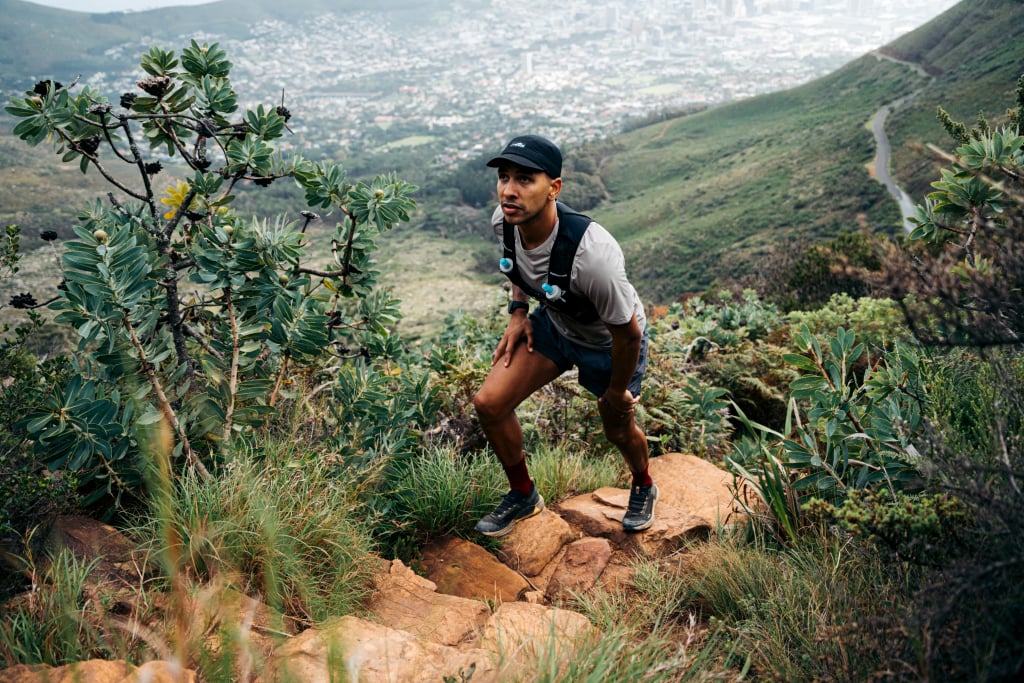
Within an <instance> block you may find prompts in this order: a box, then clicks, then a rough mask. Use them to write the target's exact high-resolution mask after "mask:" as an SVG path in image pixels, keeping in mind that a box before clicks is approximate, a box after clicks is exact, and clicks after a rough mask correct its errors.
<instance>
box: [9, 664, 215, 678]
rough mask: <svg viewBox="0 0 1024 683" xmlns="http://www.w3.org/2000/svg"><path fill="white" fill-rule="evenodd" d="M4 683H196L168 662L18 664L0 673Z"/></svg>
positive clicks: (189, 673) (187, 671) (190, 674)
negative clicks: (136, 664)
mask: <svg viewBox="0 0 1024 683" xmlns="http://www.w3.org/2000/svg"><path fill="white" fill-rule="evenodd" d="M0 681H3V683H82V682H83V681H88V683H195V681H196V674H195V672H194V671H192V670H190V669H182V668H181V667H179V666H176V665H174V664H172V663H170V662H163V661H152V662H146V663H145V664H143V665H142V666H139V667H136V666H134V665H132V664H129V663H128V662H122V661H113V662H112V661H107V660H105V659H90V660H88V661H84V662H75V663H74V664H68V665H66V666H46V665H45V664H33V665H26V664H19V665H18V666H12V667H10V668H9V669H4V670H3V671H0Z"/></svg>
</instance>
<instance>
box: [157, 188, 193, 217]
mask: <svg viewBox="0 0 1024 683" xmlns="http://www.w3.org/2000/svg"><path fill="white" fill-rule="evenodd" d="M190 189H191V188H190V187H189V184H188V183H187V182H185V181H184V180H179V181H178V183H177V184H176V185H172V186H170V187H168V188H167V196H166V197H161V198H160V203H161V204H166V205H167V206H169V207H171V209H170V211H168V212H167V213H165V214H164V218H166V219H167V220H171V219H172V218H174V214H176V213H177V212H178V207H180V206H181V203H182V202H183V201H185V197H187V196H188V193H189V190H190ZM188 208H189V209H195V208H196V200H195V198H193V199H192V203H191V204H190V205H189V207H188Z"/></svg>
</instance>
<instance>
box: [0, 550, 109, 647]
mask: <svg viewBox="0 0 1024 683" xmlns="http://www.w3.org/2000/svg"><path fill="white" fill-rule="evenodd" d="M44 564H45V569H43V570H42V571H40V572H39V573H38V574H37V573H36V571H35V568H34V567H32V568H30V571H31V573H32V575H33V587H32V591H31V592H30V593H28V594H27V595H26V596H25V599H24V600H22V601H21V602H20V603H14V604H11V603H9V604H8V605H7V606H6V607H5V612H6V613H5V615H4V618H3V619H2V620H0V662H2V663H3V664H5V665H14V664H49V665H51V666H60V665H63V664H68V663H71V662H77V661H80V660H83V659H91V658H93V657H102V656H111V655H114V656H116V655H118V654H121V653H123V649H124V644H123V643H122V642H119V639H117V638H115V637H112V634H111V633H109V632H106V631H105V629H103V628H102V624H101V622H100V619H99V617H100V615H101V613H102V609H101V608H100V607H99V606H98V605H96V604H95V602H94V600H93V599H92V598H90V597H89V595H88V590H87V585H88V580H89V575H90V574H91V573H92V571H93V569H94V568H95V566H96V561H93V562H84V561H81V560H79V559H78V558H76V557H75V555H74V554H73V553H72V552H71V551H70V550H66V549H65V550H62V551H61V552H60V553H58V554H57V556H56V557H53V558H50V559H49V561H48V562H46V563H44Z"/></svg>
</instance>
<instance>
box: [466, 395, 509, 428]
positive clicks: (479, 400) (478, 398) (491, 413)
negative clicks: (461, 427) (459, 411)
mask: <svg viewBox="0 0 1024 683" xmlns="http://www.w3.org/2000/svg"><path fill="white" fill-rule="evenodd" d="M473 408H474V409H475V410H476V415H477V417H478V418H479V419H480V421H481V422H492V421H494V420H498V419H500V418H501V417H502V415H503V414H504V412H506V411H505V408H504V406H503V404H502V401H500V400H499V398H498V397H497V396H495V395H494V394H493V392H487V391H484V390H482V389H481V390H480V391H478V392H476V394H475V395H474V396H473Z"/></svg>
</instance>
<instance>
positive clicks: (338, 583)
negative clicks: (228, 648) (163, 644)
mask: <svg viewBox="0 0 1024 683" xmlns="http://www.w3.org/2000/svg"><path fill="white" fill-rule="evenodd" d="M292 448H293V447H289V446H281V445H278V446H277V447H276V448H275V447H274V446H273V445H271V447H270V448H269V449H268V450H267V451H265V452H266V453H267V455H266V456H265V457H263V458H259V457H256V456H254V455H252V454H241V455H238V456H236V457H235V459H234V460H233V461H232V462H230V463H229V464H228V465H227V466H226V467H225V468H224V470H223V471H222V472H221V473H220V476H218V477H216V478H214V479H204V478H201V477H197V476H194V475H193V474H191V473H188V472H186V473H185V474H184V475H183V476H182V477H181V478H180V480H179V483H178V485H177V486H176V487H175V488H174V489H173V492H172V494H171V504H170V507H169V509H168V510H167V513H166V514H167V518H165V519H161V518H160V517H158V516H154V517H150V518H149V519H148V520H146V521H145V523H144V524H143V525H142V526H141V527H140V528H139V529H138V530H137V532H138V533H141V534H142V535H143V536H144V537H146V538H148V539H149V543H150V544H151V545H152V546H153V547H154V548H155V549H156V550H157V552H158V554H159V555H160V556H161V557H164V558H170V559H171V560H172V561H173V564H172V565H171V566H166V567H165V572H166V574H167V575H168V576H174V575H175V574H176V573H183V574H184V575H185V576H186V577H188V578H189V579H190V580H193V581H197V582H204V581H210V580H212V579H215V578H219V579H223V578H228V579H229V582H231V583H236V582H237V584H238V585H237V586H235V587H236V588H237V589H239V590H241V591H242V592H244V593H246V594H249V595H257V596H260V598H261V599H262V600H263V601H264V602H266V603H267V604H268V605H270V606H271V607H273V608H275V609H276V610H279V611H280V612H281V613H283V614H285V615H287V616H289V617H292V618H294V619H297V620H299V621H300V622H302V623H306V624H310V623H317V622H320V621H322V620H325V619H327V618H328V617H330V616H338V615H343V614H349V613H352V612H354V611H357V610H358V609H359V605H360V603H361V601H362V600H363V598H364V597H365V596H366V595H367V592H368V590H369V577H370V574H371V571H372V563H371V562H370V561H369V560H370V557H371V552H372V551H373V548H374V541H373V539H372V537H371V531H372V528H373V524H374V522H373V520H372V519H371V518H370V515H371V513H370V511H369V509H368V507H367V506H366V505H364V504H363V503H362V502H361V501H360V499H359V497H358V495H357V492H358V490H359V484H358V483H357V481H356V479H355V477H354V476H353V473H348V472H346V471H345V470H339V469H338V468H337V467H335V466H333V465H330V464H328V463H326V462H325V461H324V460H322V459H320V458H316V457H301V456H299V455H298V454H296V453H295V452H294V450H292ZM168 532H169V533H168ZM168 539H170V540H169V541H168Z"/></svg>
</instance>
